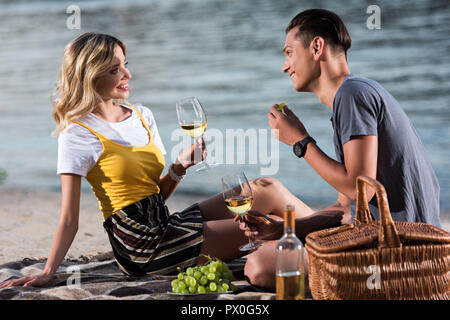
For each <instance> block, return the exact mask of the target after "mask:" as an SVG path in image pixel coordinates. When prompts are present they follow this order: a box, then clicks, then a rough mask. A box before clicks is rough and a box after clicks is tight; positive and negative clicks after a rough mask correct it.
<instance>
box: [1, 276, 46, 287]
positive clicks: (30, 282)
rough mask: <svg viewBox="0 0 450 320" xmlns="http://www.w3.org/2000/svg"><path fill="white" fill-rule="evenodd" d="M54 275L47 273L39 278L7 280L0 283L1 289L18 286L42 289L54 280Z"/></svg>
mask: <svg viewBox="0 0 450 320" xmlns="http://www.w3.org/2000/svg"><path fill="white" fill-rule="evenodd" d="M52 278H53V275H52V274H47V273H41V274H39V275H37V276H29V277H23V278H20V279H12V280H7V281H4V282H2V283H0V289H6V288H11V287H17V286H24V287H28V286H33V287H42V286H44V285H46V284H47V283H49V282H50V280H52Z"/></svg>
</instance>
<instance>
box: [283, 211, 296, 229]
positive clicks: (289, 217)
mask: <svg viewBox="0 0 450 320" xmlns="http://www.w3.org/2000/svg"><path fill="white" fill-rule="evenodd" d="M294 232H295V211H294V207H293V206H290V205H288V206H286V207H285V210H284V233H285V234H292V233H294Z"/></svg>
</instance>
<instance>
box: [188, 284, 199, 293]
mask: <svg viewBox="0 0 450 320" xmlns="http://www.w3.org/2000/svg"><path fill="white" fill-rule="evenodd" d="M189 292H190V293H196V292H197V286H189Z"/></svg>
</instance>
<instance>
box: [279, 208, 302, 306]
mask: <svg viewBox="0 0 450 320" xmlns="http://www.w3.org/2000/svg"><path fill="white" fill-rule="evenodd" d="M303 250H304V249H303V245H302V243H301V241H300V240H299V239H298V238H297V236H296V235H295V212H294V206H292V205H287V206H286V207H285V208H284V235H283V236H282V237H281V239H280V240H279V241H278V244H277V249H276V252H277V253H276V269H275V276H276V299H277V300H302V299H304V298H305V271H306V270H305V261H304V251H303Z"/></svg>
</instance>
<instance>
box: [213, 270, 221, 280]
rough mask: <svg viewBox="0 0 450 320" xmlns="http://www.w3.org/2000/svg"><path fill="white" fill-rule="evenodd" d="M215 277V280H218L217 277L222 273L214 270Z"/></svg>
mask: <svg viewBox="0 0 450 320" xmlns="http://www.w3.org/2000/svg"><path fill="white" fill-rule="evenodd" d="M214 275H215V278H214V279H216V280H217V281H219V279H220V278H221V277H222V275H221V274H220V272H214Z"/></svg>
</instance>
